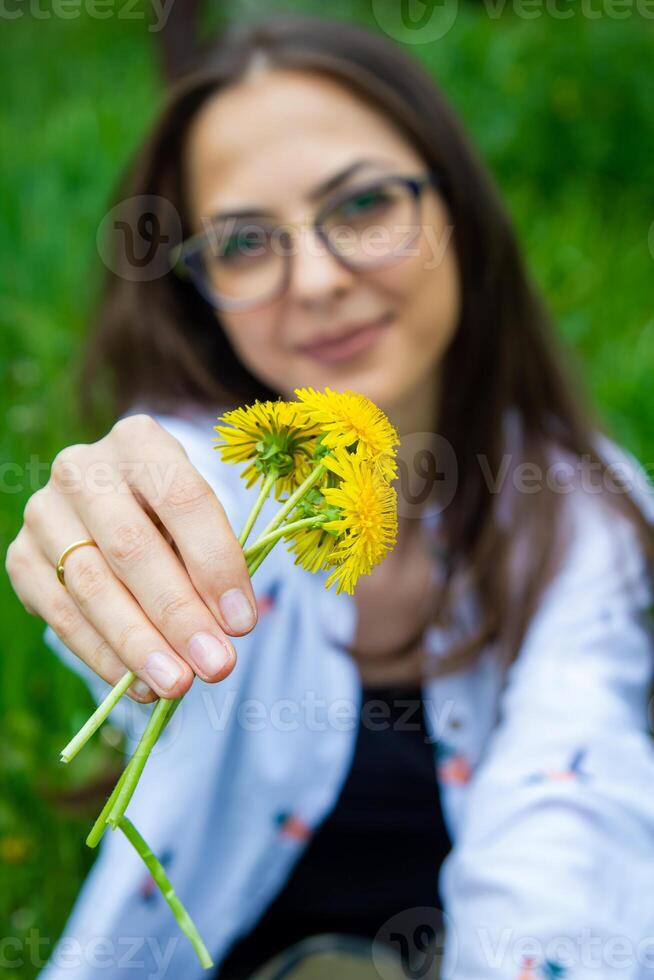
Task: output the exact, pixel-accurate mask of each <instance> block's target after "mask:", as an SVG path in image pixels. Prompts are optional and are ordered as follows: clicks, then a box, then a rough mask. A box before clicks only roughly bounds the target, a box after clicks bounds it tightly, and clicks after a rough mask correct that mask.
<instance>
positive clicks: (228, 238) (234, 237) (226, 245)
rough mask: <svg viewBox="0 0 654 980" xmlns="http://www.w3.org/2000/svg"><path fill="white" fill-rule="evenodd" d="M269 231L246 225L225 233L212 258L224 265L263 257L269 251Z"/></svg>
mask: <svg viewBox="0 0 654 980" xmlns="http://www.w3.org/2000/svg"><path fill="white" fill-rule="evenodd" d="M270 241H271V232H270V230H269V229H267V228H262V227H256V228H255V227H252V226H248V227H245V228H240V229H237V230H236V231H233V232H230V233H229V234H226V235H225V236H224V237H223V238H222V240H221V242H220V246H219V248H218V250H217V253H216V255H215V256H214V259H215V260H216V261H218V262H220V263H222V264H225V265H233V264H236V263H238V262H251V261H252V260H254V259H261V258H264V257H265V256H266V255H267V254H268V253H269V251H270Z"/></svg>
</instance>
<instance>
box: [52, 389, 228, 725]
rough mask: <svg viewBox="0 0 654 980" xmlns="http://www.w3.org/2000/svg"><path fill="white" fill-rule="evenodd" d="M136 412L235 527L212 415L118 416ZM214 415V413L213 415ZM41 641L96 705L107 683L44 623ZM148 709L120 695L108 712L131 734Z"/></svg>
mask: <svg viewBox="0 0 654 980" xmlns="http://www.w3.org/2000/svg"><path fill="white" fill-rule="evenodd" d="M140 412H144V413H145V414H148V415H150V416H151V417H152V418H154V419H155V420H156V421H157V422H158V423H159V424H160V425H161V426H162V427H163V428H164V429H166V431H167V432H169V433H170V434H171V435H173V436H174V437H175V438H176V439H177V440H178V441H179V442H180V444H181V445H182V447H183V448H184V450H185V452H186V454H187V456H188V458H189V461H190V462H191V463H192V464H193V466H194V467H195V468H196V469H197V470H198V472H199V473H200V474H201V475H202V476H203V477H204V478H205V480H207V482H208V483H209V484H210V485H211V487H212V489H213V490H214V492H215V493H216V495H217V496H218V499H219V500H220V502H221V504H222V505H223V507H224V508H225V512H226V514H227V517H228V519H229V521H230V524H231V525H232V527H237V526H239V524H238V522H239V520H240V516H241V511H242V509H243V503H244V500H243V495H242V494H240V495H239V493H238V488H237V487H235V485H234V479H233V478H232V477H231V472H230V470H229V469H228V466H227V464H225V463H223V462H222V461H221V459H220V456H219V454H218V453H217V452H216V451H215V450H214V449H213V443H212V437H213V436H215V433H214V432H213V429H212V425H213V424H215V422H214V421H213V420H214V416H213V415H206V416H205V415H200V416H196V417H191V418H184V417H181V416H177V415H169V414H159V413H156V412H152V411H148V410H147V408H144V407H141V406H139V407H138V408H134V409H131V410H130V411H127V412H124V413H123V415H121V416H120V418H124V417H125V416H127V415H133V414H136V413H140ZM218 414H219V413H218V412H216V416H217V415H218ZM43 641H44V643H45V644H46V645H47V646H48V647H49V648H50V649H51V650H52V651H53V652H54V653H55V654H56V655H57V656H58V657H59V659H60V660H61V661H62V662H63V663H64V664H65V665H66V666H67V667H69V668H70V669H71V670H73V671H74V672H75V673H76V674H78V675H79V676H80V677H81V678H82V679H83V680H84V682H85V683H86V685H87V687H88V688H89V690H90V692H91V695H92V697H93V699H94V701H95V702H96V704H99V703H100V702H101V701H102V700H103V699H104V698H105V697H106V695H107V694H108V693H109V690H110V685H109V684H107V683H106V682H105V681H104V680H102V678H101V677H99V676H98V675H97V674H96V673H95V671H93V670H92V669H91V668H90V667H89V666H88V665H87V664H85V663H84V661H83V660H80V658H79V657H78V656H77V655H76V654H75V653H73V651H72V650H71V649H70V648H69V647H68V646H66V644H65V643H64V642H63V640H61V639H60V637H59V636H57V634H56V633H55V632H54V630H53V629H52V627H51V626H46V628H45V630H44V632H43ZM151 710H152V705H142V704H138V702H136V701H133V700H132V699H131V698H122V699H121V701H120V702H119V703H118V704H117V705H116V707H115V708H114V710H113V712H112V714H111V722H112V724H114V725H116V727H118V728H120V729H122V730H123V731H125V732H126V733H127V734H128V735H129V736H130V737H131V736H132V735H133V732H134V731H135V730H138V728H139V727H140V726H141V727H142V725H141V723H140V722H139V719H138V718H135V717H134V716H135V715H138V716H139V717H140V716H146V717H147V715H149V713H150V712H151Z"/></svg>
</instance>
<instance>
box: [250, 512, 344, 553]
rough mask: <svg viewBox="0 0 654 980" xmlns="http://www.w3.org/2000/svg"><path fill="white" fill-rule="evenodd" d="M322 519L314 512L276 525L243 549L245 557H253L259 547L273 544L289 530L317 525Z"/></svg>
mask: <svg viewBox="0 0 654 980" xmlns="http://www.w3.org/2000/svg"><path fill="white" fill-rule="evenodd" d="M324 520H325V518H324V517H322V516H321V515H320V514H316V515H315V516H314V517H303V518H302V520H299V521H291V522H290V523H288V524H283V525H282V526H281V527H278V528H277V530H276V531H271V532H270V533H269V534H262V535H261V536H260V537H258V538H257V540H256V541H255V542H254V544H251V545H250V547H249V548H246V549H245V552H244V554H245V557H246V558H247V559H249V558H251V557H254V555H256V553H257V552H258V551H259V549H260V548H263V547H264V545H267V544H274V543H275V542H276V541H279V539H280V538H283V537H284V535H285V534H288V533H289V532H290V531H299V530H300V528H303V527H318V526H319V525H320V524H322V523H323V521H324Z"/></svg>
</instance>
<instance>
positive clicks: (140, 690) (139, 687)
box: [130, 681, 152, 698]
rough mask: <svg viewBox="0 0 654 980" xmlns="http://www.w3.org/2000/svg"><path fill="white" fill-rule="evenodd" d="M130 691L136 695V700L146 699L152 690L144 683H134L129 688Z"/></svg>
mask: <svg viewBox="0 0 654 980" xmlns="http://www.w3.org/2000/svg"><path fill="white" fill-rule="evenodd" d="M130 691H131V692H132V693H133V694H135V695H136V697H137V698H148V697H150V695H151V694H152V688H151V687H150V686H149V684H146V683H145V681H134V683H133V684H132V685H131V687H130Z"/></svg>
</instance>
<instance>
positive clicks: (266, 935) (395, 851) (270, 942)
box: [220, 688, 450, 980]
mask: <svg viewBox="0 0 654 980" xmlns="http://www.w3.org/2000/svg"><path fill="white" fill-rule="evenodd" d="M449 849H450V840H449V837H448V833H447V829H446V827H445V823H444V821H443V814H442V810H441V805H440V796H439V792H438V785H437V782H436V770H435V762H434V747H433V745H432V744H431V742H430V740H429V736H428V734H427V731H426V729H425V723H424V712H423V705H422V693H421V690H420V689H419V688H418V689H416V688H412V689H409V690H407V689H402V690H400V689H398V688H394V689H380V688H374V689H372V688H371V689H365V690H364V692H363V701H362V709H361V715H360V718H359V731H358V735H357V740H356V746H355V753H354V758H353V762H352V767H351V769H350V773H349V775H348V777H347V779H346V782H345V785H344V787H343V789H342V792H341V794H340V797H339V798H338V801H337V804H336V807H335V809H334V810H333V811H332V812H331V814H330V815H329V816H328V817H327V818H326V820H325V821H324V822H323V823H322V824H321V826H320V827H319V828H318V829H317V830H316V832H315V833H314V835H313V837H312V839H311V841H310V842H309V844H308V845H307V847H306V850H305V851H304V853H303V854H302V856H301V857H300V859H299V861H298V863H297V864H296V866H295V868H294V870H293V872H292V873H291V876H290V878H289V879H288V881H287V882H286V884H285V886H284V887H283V889H282V891H281V892H280V893H279V895H278V896H277V898H276V899H275V900H274V901H273V903H272V905H270V906H269V908H268V909H267V910H266V912H265V913H264V915H263V917H262V918H261V919H260V921H259V922H258V924H257V925H256V926H255V927H254V929H253V930H252V931H251V932H250V933H249V934H248V935H246V936H245V937H242V938H241V939H240V940H239V941H238V942H237V943H236V945H235V946H234V947H232V950H231V951H230V952H229V954H228V956H227V958H226V960H225V961H224V963H223V965H222V968H221V971H220V977H221V980H241V978H245V977H248V976H249V975H250V974H251V973H252V972H253V971H254V970H255V969H256V968H257V967H259V966H261V965H262V964H263V963H265V962H266V961H267V960H269V959H270V958H272V957H273V956H274V955H276V954H277V953H278V952H280V951H281V950H283V949H285V948H286V947H288V946H291V945H293V944H294V943H296V942H299V941H300V940H301V939H303V938H305V937H306V936H310V935H315V934H317V933H326V932H338V933H347V934H352V935H357V936H363V937H369V938H371V939H372V938H373V937H374V936H375V935H376V934H377V932H378V931H379V930H380V928H381V927H382V926H383V925H384V923H386V922H387V920H388V919H390V918H391V917H392V916H394V915H396V914H397V913H399V912H402V911H403V910H406V909H412V908H417V907H419V906H423V907H425V906H426V907H430V908H441V904H440V896H439V893H438V871H439V868H440V865H441V863H442V861H443V859H444V858H445V856H446V855H447V853H448V851H449Z"/></svg>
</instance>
